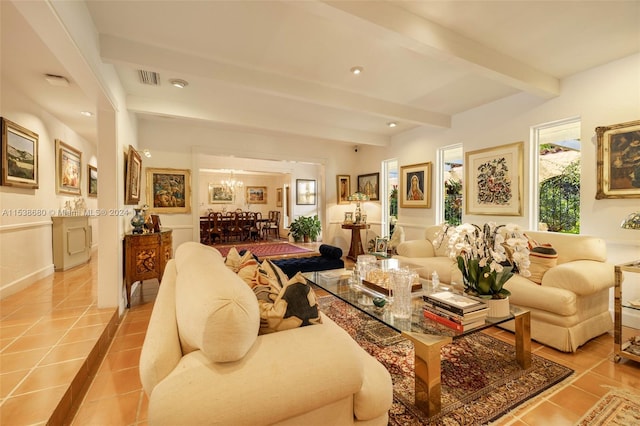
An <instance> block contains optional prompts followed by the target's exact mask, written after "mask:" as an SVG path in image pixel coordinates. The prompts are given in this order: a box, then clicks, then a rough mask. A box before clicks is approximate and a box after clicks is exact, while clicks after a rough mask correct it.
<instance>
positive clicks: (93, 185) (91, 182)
mask: <svg viewBox="0 0 640 426" xmlns="http://www.w3.org/2000/svg"><path fill="white" fill-rule="evenodd" d="M87 195H88V196H89V197H93V198H95V197H97V196H98V168H97V167H96V166H92V165H91V164H87Z"/></svg>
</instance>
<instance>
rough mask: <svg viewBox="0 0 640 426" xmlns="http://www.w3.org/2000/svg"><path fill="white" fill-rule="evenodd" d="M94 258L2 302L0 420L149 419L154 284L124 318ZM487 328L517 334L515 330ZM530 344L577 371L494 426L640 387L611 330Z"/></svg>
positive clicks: (568, 418) (544, 417) (574, 415)
mask: <svg viewBox="0 0 640 426" xmlns="http://www.w3.org/2000/svg"><path fill="white" fill-rule="evenodd" d="M96 258H97V256H96V255H94V256H93V260H92V261H91V262H90V263H88V264H87V265H83V266H79V267H76V268H73V269H72V270H69V271H67V272H56V273H54V274H53V275H52V276H50V277H47V278H44V279H42V280H40V281H38V282H37V283H36V284H34V285H32V286H31V287H29V288H28V289H26V290H23V291H21V292H19V293H17V294H14V295H12V296H9V297H7V298H5V299H4V300H2V301H0V373H1V375H0V424H2V425H36V424H46V423H50V424H72V425H145V424H146V423H147V406H148V400H147V397H146V395H145V394H144V391H143V390H142V386H141V384H140V379H139V377H138V359H139V355H140V350H141V346H142V342H143V340H144V336H145V331H146V328H147V324H148V321H149V316H150V313H151V310H152V307H153V301H154V298H155V295H156V293H157V288H158V283H157V281H147V282H145V283H144V285H143V286H142V289H140V287H138V289H137V290H136V291H135V292H134V295H133V297H132V307H131V309H130V310H127V311H126V312H125V315H124V316H123V318H121V321H119V319H118V318H117V315H115V311H114V310H112V309H97V307H96V306H95V293H96V280H97V278H96V270H97V262H96ZM490 333H492V334H493V335H495V336H496V337H498V338H501V339H504V340H507V341H513V336H512V334H511V333H509V332H505V331H502V330H500V329H491V331H490ZM111 336H113V338H112V339H111ZM109 342H110V343H109ZM532 349H533V351H534V352H535V353H537V354H539V355H542V356H544V357H547V358H549V359H552V360H554V361H557V362H560V363H561V364H564V365H567V366H569V367H571V368H573V369H574V370H575V371H576V373H575V374H574V376H572V377H571V378H569V379H568V380H565V381H564V382H563V383H562V384H560V385H558V386H556V387H554V388H552V389H551V390H549V391H547V392H545V393H543V394H542V395H539V396H537V397H535V398H533V399H531V400H530V401H528V402H527V403H525V404H524V405H522V406H520V407H518V408H516V409H515V410H513V412H511V413H509V414H507V415H505V416H503V417H502V418H500V419H499V420H498V421H496V422H495V424H497V425H547V424H553V425H554V426H555V425H565V424H566V425H572V424H574V423H575V422H576V421H577V420H578V419H579V418H580V417H581V416H582V415H583V414H584V413H585V412H586V411H587V410H588V409H589V408H590V407H592V406H593V405H594V404H595V403H596V402H597V401H598V399H599V398H600V397H601V396H602V395H604V394H605V393H606V392H607V391H608V386H616V387H623V388H628V389H638V388H640V364H639V363H636V362H633V361H628V360H623V361H622V362H621V363H619V364H614V363H613V362H612V361H611V355H612V352H613V337H612V336H611V335H609V334H607V335H603V336H600V337H598V338H596V339H594V340H592V341H590V342H588V343H587V344H586V345H584V346H583V347H581V348H580V349H579V350H578V351H577V352H576V353H574V354H565V353H562V352H558V351H556V350H553V349H550V348H547V347H545V346H543V345H539V344H537V343H535V342H534V343H533V345H532ZM101 354H105V355H104V358H103V359H101V358H100V356H101Z"/></svg>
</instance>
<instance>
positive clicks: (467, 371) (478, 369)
mask: <svg viewBox="0 0 640 426" xmlns="http://www.w3.org/2000/svg"><path fill="white" fill-rule="evenodd" d="M319 304H320V308H321V310H322V312H324V313H325V314H326V315H327V316H328V317H329V318H331V319H332V320H334V321H335V322H336V323H337V324H339V325H340V326H341V327H342V328H343V329H345V330H346V331H347V332H348V333H349V334H350V335H351V336H352V337H353V338H354V339H355V340H356V341H357V342H358V343H359V344H360V346H362V347H363V348H364V349H365V350H366V351H367V352H368V353H370V354H371V355H373V356H375V357H376V358H377V359H378V360H379V361H380V362H381V363H382V364H384V366H385V367H386V368H387V370H389V372H390V373H391V377H392V380H393V406H392V408H391V411H390V413H389V417H390V418H389V424H390V425H479V424H486V423H488V422H490V421H492V420H495V419H497V418H498V417H500V416H502V415H504V414H506V413H507V412H508V411H509V410H511V409H513V408H515V407H516V406H518V405H519V404H521V403H523V402H524V401H526V400H527V399H529V398H531V397H533V396H535V395H537V394H539V393H540V392H542V391H544V390H546V389H548V388H550V387H551V386H553V385H555V384H556V383H559V382H560V381H562V380H564V379H565V378H567V377H569V376H570V375H571V374H572V373H573V370H571V369H569V368H567V367H565V366H562V365H560V364H557V363H555V362H553V361H549V360H547V359H544V358H542V357H540V356H537V355H535V354H534V355H532V365H531V368H529V369H527V370H522V369H520V367H518V365H517V364H516V361H515V347H514V346H512V345H509V344H507V343H504V342H502V341H501V340H498V339H496V338H494V337H491V336H489V335H487V334H484V333H475V334H472V335H470V336H467V337H464V338H461V339H457V340H456V341H455V342H454V343H452V344H450V345H447V346H445V347H443V349H442V355H441V359H442V412H441V413H440V414H439V415H437V416H433V417H431V418H428V417H426V415H424V414H423V413H422V412H421V411H420V410H418V409H417V408H416V407H415V406H414V404H413V401H414V377H413V371H414V360H413V344H412V343H410V342H409V341H407V340H406V339H404V338H403V337H402V336H401V335H400V334H399V333H397V332H395V331H393V330H392V329H391V328H389V327H387V326H385V325H384V324H382V323H380V322H379V321H377V320H375V319H373V318H371V317H369V316H368V315H366V314H364V313H362V312H361V311H359V310H357V309H356V308H354V307H352V306H350V305H348V304H347V303H345V302H343V301H341V300H339V299H337V298H336V297H334V296H331V295H329V296H323V297H320V298H319Z"/></svg>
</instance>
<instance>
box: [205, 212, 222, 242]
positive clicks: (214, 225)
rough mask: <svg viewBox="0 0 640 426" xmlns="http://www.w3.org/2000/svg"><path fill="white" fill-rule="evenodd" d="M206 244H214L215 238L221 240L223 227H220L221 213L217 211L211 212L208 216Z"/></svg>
mask: <svg viewBox="0 0 640 426" xmlns="http://www.w3.org/2000/svg"><path fill="white" fill-rule="evenodd" d="M208 223H209V229H208V244H215V243H216V239H218V240H219V241H220V242H222V239H223V237H224V236H225V235H224V228H223V227H222V215H221V214H220V213H217V212H211V213H209V216H208Z"/></svg>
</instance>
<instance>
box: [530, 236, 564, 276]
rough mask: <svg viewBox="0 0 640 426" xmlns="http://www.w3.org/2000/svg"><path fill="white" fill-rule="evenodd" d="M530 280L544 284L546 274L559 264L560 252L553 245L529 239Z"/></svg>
mask: <svg viewBox="0 0 640 426" xmlns="http://www.w3.org/2000/svg"><path fill="white" fill-rule="evenodd" d="M527 238H528V239H529V262H530V265H529V272H530V273H531V276H530V277H529V279H530V280H531V281H533V282H534V283H536V284H542V277H543V276H544V274H545V272H547V271H548V270H549V269H551V268H553V267H554V266H556V265H557V264H558V252H557V251H556V249H554V248H553V247H552V246H551V244H540V243H538V242H537V241H535V240H534V239H532V238H529V237H528V236H527Z"/></svg>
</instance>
